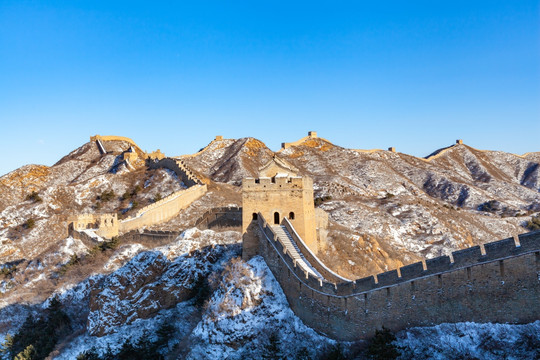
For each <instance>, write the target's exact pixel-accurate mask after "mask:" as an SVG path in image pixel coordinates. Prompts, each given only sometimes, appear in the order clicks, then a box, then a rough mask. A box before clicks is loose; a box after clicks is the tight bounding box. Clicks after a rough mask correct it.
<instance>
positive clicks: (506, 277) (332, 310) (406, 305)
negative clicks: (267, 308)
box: [253, 214, 540, 341]
mask: <svg viewBox="0 0 540 360" xmlns="http://www.w3.org/2000/svg"><path fill="white" fill-rule="evenodd" d="M253 231H254V232H256V237H257V238H258V239H259V249H258V253H259V254H261V255H262V256H263V257H264V259H265V261H266V263H267V264H268V266H269V268H270V269H271V271H272V273H273V274H274V276H275V277H276V279H277V280H278V282H279V283H280V285H281V287H282V288H283V291H284V293H285V295H286V296H287V299H288V301H289V304H290V306H291V308H292V310H293V311H294V312H295V313H296V314H297V315H298V316H299V317H300V318H301V319H302V320H303V321H304V322H305V323H306V324H307V325H308V326H310V327H312V328H314V329H316V330H317V331H319V332H321V333H324V334H326V335H328V336H330V337H332V338H335V339H340V340H347V341H352V340H357V339H365V338H369V337H371V336H373V335H374V333H375V330H376V329H380V328H382V327H383V326H384V327H386V328H389V329H390V330H392V331H399V330H402V329H404V328H408V327H412V326H431V325H435V324H440V323H443V322H449V323H453V322H461V321H474V322H509V323H528V322H532V321H535V320H538V319H540V307H539V306H538V299H539V298H540V231H538V232H534V233H528V234H523V235H520V236H519V246H516V242H515V241H514V239H513V238H509V239H504V240H500V241H496V242H493V243H488V244H485V246H484V249H485V254H482V253H483V252H482V251H481V249H480V247H478V246H475V247H473V248H470V249H465V250H460V251H456V252H454V253H453V254H452V257H453V261H452V260H451V259H450V257H448V256H443V257H438V258H434V259H429V260H426V261H425V262H418V263H415V264H411V265H407V266H404V267H401V268H400V269H398V270H392V271H388V272H385V273H382V274H378V275H376V276H369V277H366V278H363V279H358V280H356V281H343V282H336V283H331V282H329V281H327V280H326V279H325V280H322V281H321V280H319V279H317V278H315V277H312V276H311V275H309V274H308V273H306V272H304V271H303V270H301V269H300V267H299V266H296V264H295V262H294V260H293V259H292V258H291V257H289V256H288V255H287V253H286V251H284V249H283V246H282V245H281V244H280V242H279V241H276V240H274V239H276V236H275V234H274V233H273V232H272V229H271V227H270V226H269V225H268V224H267V223H266V221H265V220H264V218H263V215H262V214H260V216H259V220H258V226H256V227H255V228H254V230H253Z"/></svg>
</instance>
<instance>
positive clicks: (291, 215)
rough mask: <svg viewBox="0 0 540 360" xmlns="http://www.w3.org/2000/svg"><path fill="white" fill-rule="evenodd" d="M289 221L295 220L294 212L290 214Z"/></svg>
mask: <svg viewBox="0 0 540 360" xmlns="http://www.w3.org/2000/svg"><path fill="white" fill-rule="evenodd" d="M289 220H294V213H293V212H292V211H291V212H290V213H289Z"/></svg>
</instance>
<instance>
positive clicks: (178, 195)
mask: <svg viewBox="0 0 540 360" xmlns="http://www.w3.org/2000/svg"><path fill="white" fill-rule="evenodd" d="M90 141H91V142H95V143H96V146H97V147H98V149H99V150H100V152H101V154H102V155H104V154H106V153H107V151H106V150H105V147H104V144H103V141H124V142H127V143H129V144H130V145H131V147H130V149H128V151H126V152H124V153H123V154H122V155H123V159H124V161H129V159H126V157H125V156H124V155H125V153H131V154H134V153H135V152H134V151H133V150H132V147H134V148H135V149H137V150H139V152H141V153H143V158H144V160H145V162H146V164H147V166H148V167H149V168H151V169H158V168H167V169H169V170H171V171H173V172H174V173H175V174H176V176H177V177H178V179H179V180H181V181H182V183H183V184H184V185H185V186H187V189H185V190H180V191H177V192H174V193H172V194H169V195H168V196H166V197H165V198H163V199H161V200H159V201H156V202H155V203H153V204H150V205H147V206H145V207H143V208H141V209H140V210H138V211H137V212H136V214H135V215H134V216H131V217H128V218H126V219H124V220H118V216H117V214H97V215H94V214H80V215H76V216H73V217H71V218H70V219H69V222H70V225H69V234H70V235H71V236H74V237H76V238H79V239H84V240H86V241H90V240H91V239H93V240H96V239H97V240H100V238H109V239H110V238H112V237H115V236H118V235H120V234H126V233H129V232H130V231H134V230H138V229H142V228H144V227H146V226H150V225H155V224H160V223H163V222H165V221H167V220H170V219H172V218H173V217H175V216H176V215H178V213H179V212H180V211H181V210H182V209H185V208H187V207H188V206H189V205H191V203H193V202H194V201H195V200H197V199H199V198H201V197H202V196H204V194H206V192H207V191H208V188H207V185H206V184H205V183H204V182H203V180H202V179H200V178H199V177H198V176H197V175H196V174H195V173H194V172H193V171H192V170H190V169H189V168H188V167H187V166H186V165H185V163H184V161H183V160H181V159H173V158H166V157H165V156H164V155H163V154H162V153H161V151H159V150H157V151H155V152H152V153H150V154H147V153H144V152H142V151H141V150H140V148H139V147H138V146H137V144H135V142H133V140H131V139H129V138H124V137H121V136H100V135H96V136H93V137H91V138H90ZM86 230H90V232H88V231H86ZM94 235H95V236H94Z"/></svg>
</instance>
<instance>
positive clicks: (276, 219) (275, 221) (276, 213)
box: [274, 211, 279, 225]
mask: <svg viewBox="0 0 540 360" xmlns="http://www.w3.org/2000/svg"><path fill="white" fill-rule="evenodd" d="M274 225H279V213H278V212H277V211H276V212H275V213H274Z"/></svg>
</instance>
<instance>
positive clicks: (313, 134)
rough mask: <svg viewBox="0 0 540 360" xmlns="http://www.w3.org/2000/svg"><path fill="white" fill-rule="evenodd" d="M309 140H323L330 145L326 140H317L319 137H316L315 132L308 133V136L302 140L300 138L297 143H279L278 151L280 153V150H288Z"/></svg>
mask: <svg viewBox="0 0 540 360" xmlns="http://www.w3.org/2000/svg"><path fill="white" fill-rule="evenodd" d="M309 139H321V140H324V141H326V142H328V143H330V141H328V140H326V139H323V138H319V136H318V135H317V132H316V131H308V136H304V137H303V138H301V139H300V140H298V141H295V142H290V143H287V142H283V143H281V149H280V151H281V150H285V149H288V148H290V147H291V146H298V145H300V144H302V143H303V142H304V141H306V140H309Z"/></svg>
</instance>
